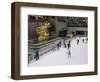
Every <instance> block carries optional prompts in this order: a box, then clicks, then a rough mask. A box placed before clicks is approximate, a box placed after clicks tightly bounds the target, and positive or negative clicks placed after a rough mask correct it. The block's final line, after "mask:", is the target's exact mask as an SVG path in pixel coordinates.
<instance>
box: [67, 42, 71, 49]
mask: <svg viewBox="0 0 100 82" xmlns="http://www.w3.org/2000/svg"><path fill="white" fill-rule="evenodd" d="M67 47H68V49H69V48H70V41H69V42H68V44H67Z"/></svg>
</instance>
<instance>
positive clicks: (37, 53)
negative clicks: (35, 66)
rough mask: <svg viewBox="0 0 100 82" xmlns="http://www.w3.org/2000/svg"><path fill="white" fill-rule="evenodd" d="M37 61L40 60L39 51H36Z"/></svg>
mask: <svg viewBox="0 0 100 82" xmlns="http://www.w3.org/2000/svg"><path fill="white" fill-rule="evenodd" d="M34 58H35V59H36V60H38V59H39V52H38V50H37V51H36V55H35V57H34Z"/></svg>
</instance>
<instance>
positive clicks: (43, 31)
mask: <svg viewBox="0 0 100 82" xmlns="http://www.w3.org/2000/svg"><path fill="white" fill-rule="evenodd" d="M49 25H50V23H48V22H47V21H46V22H44V23H43V24H42V25H41V26H39V27H37V28H36V33H37V35H38V41H39V42H42V41H45V40H48V39H49V32H48V26H49Z"/></svg>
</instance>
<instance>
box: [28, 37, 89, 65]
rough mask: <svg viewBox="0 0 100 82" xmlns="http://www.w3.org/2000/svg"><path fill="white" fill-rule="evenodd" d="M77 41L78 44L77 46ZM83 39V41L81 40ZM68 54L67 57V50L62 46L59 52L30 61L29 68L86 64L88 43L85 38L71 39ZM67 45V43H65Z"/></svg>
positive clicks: (52, 52)
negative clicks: (69, 53)
mask: <svg viewBox="0 0 100 82" xmlns="http://www.w3.org/2000/svg"><path fill="white" fill-rule="evenodd" d="M77 39H79V44H77ZM83 39H84V40H83ZM70 43H71V47H70V52H71V56H68V48H64V46H63V44H62V46H61V48H60V49H59V50H55V51H50V52H48V53H47V54H44V55H43V56H41V57H40V59H39V60H37V61H35V60H33V61H31V62H30V64H29V65H28V66H29V67H31V66H57V65H81V64H87V63H88V42H87V41H86V37H76V38H73V39H71V42H70ZM66 44H67V43H66Z"/></svg>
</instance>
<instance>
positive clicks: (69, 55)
mask: <svg viewBox="0 0 100 82" xmlns="http://www.w3.org/2000/svg"><path fill="white" fill-rule="evenodd" d="M68 58H71V52H70V50H68Z"/></svg>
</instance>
